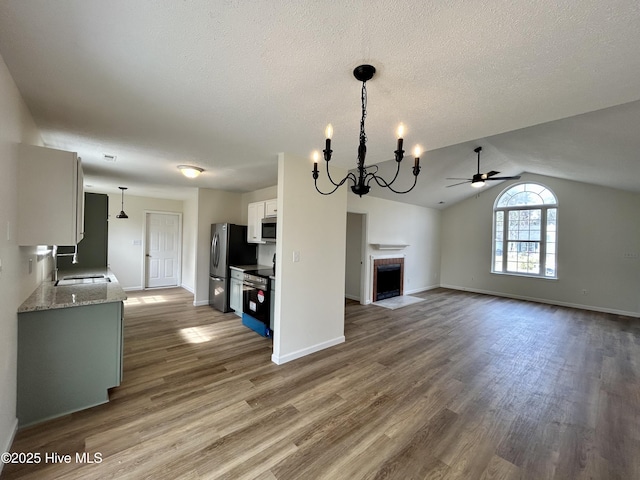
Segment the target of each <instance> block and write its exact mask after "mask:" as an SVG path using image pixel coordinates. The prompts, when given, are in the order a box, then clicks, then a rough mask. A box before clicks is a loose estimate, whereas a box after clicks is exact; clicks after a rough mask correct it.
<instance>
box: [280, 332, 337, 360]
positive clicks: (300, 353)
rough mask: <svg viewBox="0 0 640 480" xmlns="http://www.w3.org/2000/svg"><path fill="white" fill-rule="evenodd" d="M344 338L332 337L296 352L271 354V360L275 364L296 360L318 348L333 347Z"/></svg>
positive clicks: (318, 349)
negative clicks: (279, 354)
mask: <svg viewBox="0 0 640 480" xmlns="http://www.w3.org/2000/svg"><path fill="white" fill-rule="evenodd" d="M344 341H345V338H344V335H342V336H340V337H337V338H333V339H331V340H327V341H326V342H322V343H317V344H316V345H312V346H310V347H307V348H303V349H301V350H298V351H296V352H292V353H288V354H286V355H281V356H277V355H276V354H275V353H274V354H272V355H271V361H272V362H273V363H275V364H276V365H282V364H283V363H287V362H290V361H292V360H296V359H298V358H301V357H305V356H307V355H311V354H312V353H315V352H319V351H320V350H324V349H325V348H329V347H333V346H335V345H338V344H340V343H344Z"/></svg>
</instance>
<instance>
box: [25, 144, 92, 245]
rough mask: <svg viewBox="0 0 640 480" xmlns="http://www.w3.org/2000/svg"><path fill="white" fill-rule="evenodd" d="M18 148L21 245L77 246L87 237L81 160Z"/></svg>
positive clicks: (47, 150)
mask: <svg viewBox="0 0 640 480" xmlns="http://www.w3.org/2000/svg"><path fill="white" fill-rule="evenodd" d="M18 148H19V161H18V244H19V245H76V244H77V243H78V242H80V240H82V238H83V236H84V189H83V186H82V182H83V175H82V165H81V163H80V158H78V155H77V154H76V153H75V152H65V151H63V150H54V149H52V148H46V147H37V146H34V145H18Z"/></svg>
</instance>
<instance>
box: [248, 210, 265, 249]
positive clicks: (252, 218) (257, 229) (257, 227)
mask: <svg viewBox="0 0 640 480" xmlns="http://www.w3.org/2000/svg"><path fill="white" fill-rule="evenodd" d="M263 218H264V202H255V203H250V204H249V209H248V213H247V223H248V224H249V225H248V227H247V242H249V243H263V242H262V219H263Z"/></svg>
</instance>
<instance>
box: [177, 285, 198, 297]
mask: <svg viewBox="0 0 640 480" xmlns="http://www.w3.org/2000/svg"><path fill="white" fill-rule="evenodd" d="M180 287H181V288H184V289H185V290H186V291H187V292H189V293H193V294H194V295H195V293H196V292H195V291H194V290H193V288H191V287H187V286H186V285H185V284H184V283H183V284H181V285H180Z"/></svg>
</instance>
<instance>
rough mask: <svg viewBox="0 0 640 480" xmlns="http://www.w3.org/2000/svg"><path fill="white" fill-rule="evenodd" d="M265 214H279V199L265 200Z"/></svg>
mask: <svg viewBox="0 0 640 480" xmlns="http://www.w3.org/2000/svg"><path fill="white" fill-rule="evenodd" d="M264 216H265V217H277V216H278V199H277V198H274V199H273V200H267V201H266V202H264Z"/></svg>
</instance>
